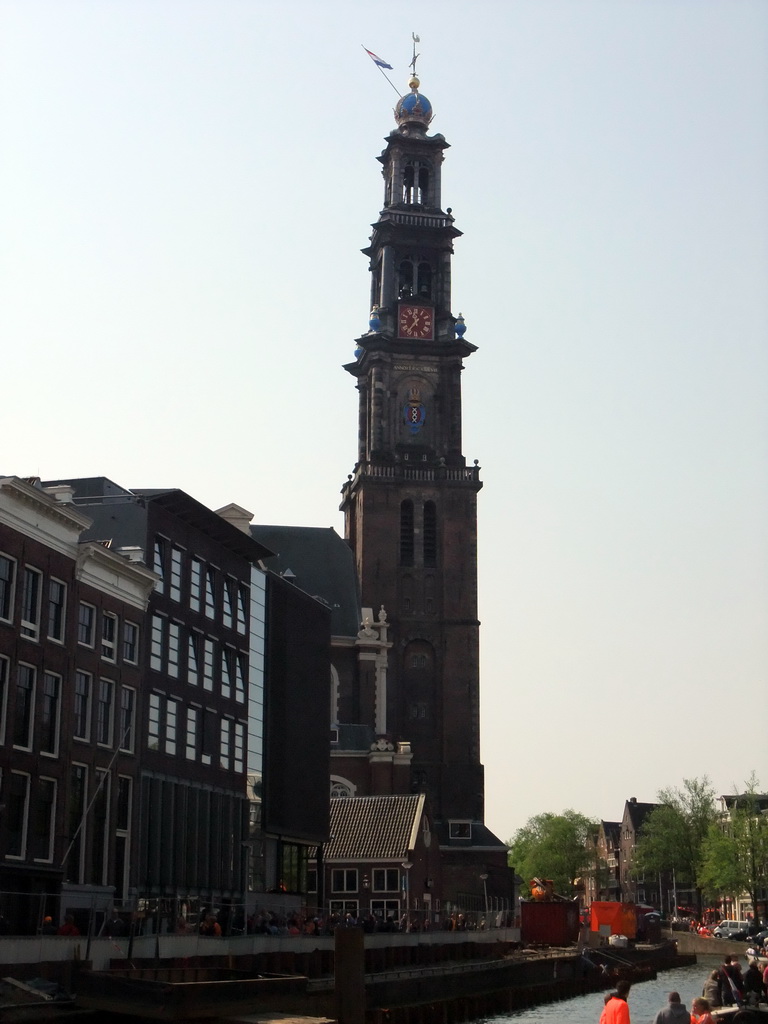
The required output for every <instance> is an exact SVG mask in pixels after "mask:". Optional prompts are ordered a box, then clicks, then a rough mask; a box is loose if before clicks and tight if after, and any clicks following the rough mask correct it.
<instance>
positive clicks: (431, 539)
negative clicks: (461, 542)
mask: <svg viewBox="0 0 768 1024" xmlns="http://www.w3.org/2000/svg"><path fill="white" fill-rule="evenodd" d="M424 565H425V566H428V567H431V568H434V566H436V565H437V509H436V508H435V503H434V501H425V502H424Z"/></svg>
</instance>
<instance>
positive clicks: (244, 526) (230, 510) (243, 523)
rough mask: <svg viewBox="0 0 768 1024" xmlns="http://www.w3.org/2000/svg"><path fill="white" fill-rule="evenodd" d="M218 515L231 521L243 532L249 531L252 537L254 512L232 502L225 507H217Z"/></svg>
mask: <svg viewBox="0 0 768 1024" xmlns="http://www.w3.org/2000/svg"><path fill="white" fill-rule="evenodd" d="M216 515H217V516H221V518H222V519H226V521H227V522H228V523H231V524H232V525H233V526H234V527H235V528H236V529H238V530H240V532H241V533H247V534H248V536H249V537H250V535H251V520H252V519H253V512H249V511H248V509H247V508H243V507H242V505H236V504H235V503H234V502H231V503H230V504H229V505H225V506H224V508H217V509H216Z"/></svg>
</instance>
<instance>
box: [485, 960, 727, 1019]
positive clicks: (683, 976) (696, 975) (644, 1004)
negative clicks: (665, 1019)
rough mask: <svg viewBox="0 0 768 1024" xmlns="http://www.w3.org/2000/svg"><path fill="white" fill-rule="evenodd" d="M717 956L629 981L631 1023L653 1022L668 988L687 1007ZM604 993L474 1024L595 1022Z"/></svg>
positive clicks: (717, 962)
mask: <svg viewBox="0 0 768 1024" xmlns="http://www.w3.org/2000/svg"><path fill="white" fill-rule="evenodd" d="M721 959H722V958H718V957H714V956H712V957H704V956H700V957H699V962H698V963H697V964H694V965H693V966H692V967H677V968H675V969H674V970H672V971H661V972H660V973H659V974H658V976H657V978H656V979H655V981H644V982H642V983H640V984H638V985H633V987H632V989H631V991H630V993H629V1000H628V1001H629V1016H630V1018H631V1021H632V1024H653V1020H654V1018H655V1017H656V1014H657V1013H658V1012H659V1010H660V1009H661V1008H662V1007H664V1006H666V1005H667V996H668V995H669V993H670V992H679V993H680V998H681V999H682V1001H683V1002H684V1003H685V1005H686V1008H687V1009H688V1010H690V1008H691V1002H692V1000H693V999H695V998H696V997H697V996H700V995H701V990H702V987H703V985H704V982H705V980H706V978H707V975H708V974H710V973H711V972H712V971H713V970H714V969H715V967H717V966H718V965H719V963H720V961H721ZM604 995H605V993H603V992H592V993H590V994H589V995H586V996H577V997H576V998H575V999H565V1000H563V1001H561V1002H559V1003H547V1004H546V1005H544V1006H535V1007H532V1008H530V1009H528V1010H516V1011H513V1012H512V1013H503V1014H500V1015H499V1016H497V1017H483V1018H482V1019H481V1020H480V1021H476V1022H474V1024H507V1022H508V1024H598V1021H599V1020H600V1014H601V1013H602V1011H603V1000H604Z"/></svg>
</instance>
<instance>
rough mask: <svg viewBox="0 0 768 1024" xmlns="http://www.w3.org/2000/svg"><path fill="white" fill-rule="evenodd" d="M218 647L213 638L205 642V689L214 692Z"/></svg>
mask: <svg viewBox="0 0 768 1024" xmlns="http://www.w3.org/2000/svg"><path fill="white" fill-rule="evenodd" d="M215 659H216V645H215V644H214V642H213V640H212V639H211V637H208V636H207V637H205V639H204V640H203V689H204V690H207V691H208V692H209V693H212V692H213V683H214V671H215V667H216V660H215Z"/></svg>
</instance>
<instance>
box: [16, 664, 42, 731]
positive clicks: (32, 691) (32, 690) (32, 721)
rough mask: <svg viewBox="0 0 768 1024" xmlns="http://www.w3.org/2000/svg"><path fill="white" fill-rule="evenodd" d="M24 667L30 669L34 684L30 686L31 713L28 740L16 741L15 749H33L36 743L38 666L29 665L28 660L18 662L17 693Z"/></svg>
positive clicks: (28, 723) (28, 722)
mask: <svg viewBox="0 0 768 1024" xmlns="http://www.w3.org/2000/svg"><path fill="white" fill-rule="evenodd" d="M22 668H24V669H28V670H29V672H30V678H31V680H32V685H31V686H30V687H29V708H28V712H29V713H28V720H27V736H26V742H25V743H16V742H14V744H13V749H14V750H31V749H32V744H33V743H34V734H35V696H36V693H37V668H36V667H35V666H34V665H29V664H28V663H27V662H26V661H20V662H18V664H17V665H16V690H17V693H18V690H19V672H20V670H21V669H22ZM25 689H26V688H25ZM17 700H18V698H17ZM17 700H15V701H14V723H13V732H14V739H15V733H16V720H15V719H16V714H17V712H18V704H17Z"/></svg>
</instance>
